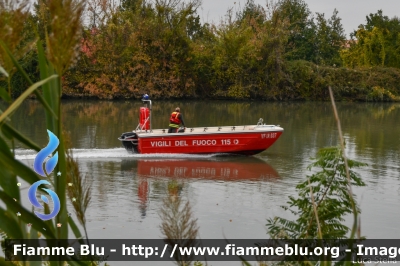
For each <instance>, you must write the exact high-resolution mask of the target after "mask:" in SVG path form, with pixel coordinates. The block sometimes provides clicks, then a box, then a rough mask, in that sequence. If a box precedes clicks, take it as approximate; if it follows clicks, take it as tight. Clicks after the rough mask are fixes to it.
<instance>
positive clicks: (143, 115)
mask: <svg viewBox="0 0 400 266" xmlns="http://www.w3.org/2000/svg"><path fill="white" fill-rule="evenodd" d="M142 101H143V102H147V103H149V104H150V108H148V107H147V106H146V107H141V108H140V113H139V125H138V126H137V128H136V129H135V130H134V131H132V132H127V133H123V134H122V135H121V137H119V138H118V139H119V140H120V141H121V142H122V144H123V146H124V147H125V148H126V150H128V151H129V152H135V153H143V154H160V153H163V154H165V153H187V154H214V153H221V154H224V153H228V154H244V155H253V154H257V153H260V152H262V151H264V150H266V149H268V148H269V147H270V146H271V145H272V144H274V142H275V141H276V140H277V139H278V138H279V137H280V136H281V134H282V132H283V128H281V127H280V126H279V125H278V126H275V125H265V124H263V119H262V118H260V119H259V121H258V123H257V124H255V125H239V126H222V127H194V128H187V129H183V128H181V129H180V130H179V131H178V133H172V134H168V129H152V128H151V101H150V100H148V99H143V100H142Z"/></svg>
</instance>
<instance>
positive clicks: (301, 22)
mask: <svg viewBox="0 0 400 266" xmlns="http://www.w3.org/2000/svg"><path fill="white" fill-rule="evenodd" d="M278 12H279V16H281V18H282V19H286V20H288V23H289V37H288V44H287V46H286V51H285V52H286V58H287V59H288V60H307V61H312V62H315V61H316V54H315V50H316V46H315V43H316V25H315V23H314V20H313V17H312V13H311V11H310V10H309V8H308V5H307V3H306V2H305V1H303V0H281V1H280V2H279V6H278Z"/></svg>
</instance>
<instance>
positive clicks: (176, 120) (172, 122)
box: [168, 107, 185, 133]
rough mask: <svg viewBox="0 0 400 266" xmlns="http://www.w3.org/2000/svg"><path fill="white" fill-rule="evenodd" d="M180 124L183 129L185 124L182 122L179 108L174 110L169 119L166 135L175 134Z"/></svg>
mask: <svg viewBox="0 0 400 266" xmlns="http://www.w3.org/2000/svg"><path fill="white" fill-rule="evenodd" d="M180 124H182V126H183V127H185V122H184V120H183V115H182V113H181V109H180V108H179V107H176V108H175V112H172V114H171V117H170V118H169V129H168V133H176V132H178V130H179V127H180Z"/></svg>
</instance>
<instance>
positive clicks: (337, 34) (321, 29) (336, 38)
mask: <svg viewBox="0 0 400 266" xmlns="http://www.w3.org/2000/svg"><path fill="white" fill-rule="evenodd" d="M316 20H317V32H316V43H317V45H316V46H317V47H316V48H317V49H316V51H317V56H316V63H318V64H322V65H330V66H332V65H336V66H339V65H341V63H342V60H341V58H340V50H341V49H342V47H343V45H344V42H345V40H346V36H345V33H344V29H343V26H342V24H341V22H340V21H341V18H339V17H338V11H337V10H336V9H335V10H334V11H333V15H332V17H331V18H330V19H328V20H326V19H325V16H324V14H321V13H317V18H316Z"/></svg>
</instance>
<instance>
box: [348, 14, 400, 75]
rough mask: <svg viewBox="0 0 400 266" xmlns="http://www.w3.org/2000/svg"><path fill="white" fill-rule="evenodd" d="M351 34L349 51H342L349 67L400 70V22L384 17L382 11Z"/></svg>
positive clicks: (370, 17)
mask: <svg viewBox="0 0 400 266" xmlns="http://www.w3.org/2000/svg"><path fill="white" fill-rule="evenodd" d="M366 20H367V22H366V24H365V25H360V26H359V28H358V30H356V31H355V32H353V33H352V34H351V37H352V41H351V43H350V47H349V48H348V49H344V50H342V51H341V57H342V59H343V62H344V64H345V65H346V66H348V67H356V66H386V67H397V68H400V20H399V18H397V17H394V18H392V19H389V18H388V17H387V16H383V12H382V10H379V11H378V12H377V13H375V14H370V15H369V16H367V17H366Z"/></svg>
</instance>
